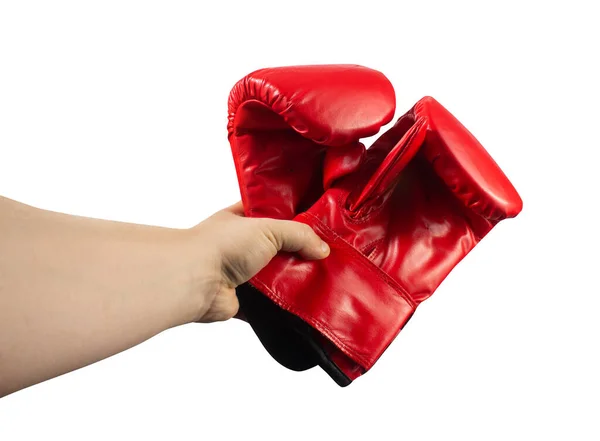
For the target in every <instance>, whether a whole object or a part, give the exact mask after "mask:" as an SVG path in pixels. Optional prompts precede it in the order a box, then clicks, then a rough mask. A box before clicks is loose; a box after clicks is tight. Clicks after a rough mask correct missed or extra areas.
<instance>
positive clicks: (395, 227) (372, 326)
mask: <svg viewBox="0 0 600 441" xmlns="http://www.w3.org/2000/svg"><path fill="white" fill-rule="evenodd" d="M228 110H229V119H228V136H229V141H230V144H231V149H232V153H233V157H234V162H235V167H236V172H237V177H238V181H239V186H240V191H241V195H242V201H243V205H244V211H245V215H246V216H248V217H270V218H277V219H292V220H295V221H298V222H303V223H306V224H308V225H310V226H311V227H312V228H313V229H314V231H315V232H316V233H317V234H318V235H319V236H320V237H321V238H322V239H323V240H324V241H325V242H327V243H328V244H329V247H330V249H331V252H330V255H329V256H328V257H327V258H325V259H323V260H311V261H307V260H303V259H302V258H300V257H299V256H297V255H295V254H293V253H283V252H282V253H279V254H278V255H277V256H276V257H275V258H274V259H273V260H272V261H271V262H270V263H269V264H268V265H267V266H266V267H265V268H264V269H263V270H262V271H260V272H259V273H258V274H257V275H256V276H255V277H253V278H252V279H251V280H250V281H249V282H248V283H246V284H244V285H242V286H240V287H238V289H237V295H238V298H239V301H240V310H241V315H242V316H243V318H244V319H245V320H246V321H248V322H249V323H250V324H251V326H252V327H253V329H254V331H255V332H256V334H257V335H258V337H259V338H260V340H261V342H262V343H263V345H264V346H265V348H266V349H267V350H268V351H269V353H270V354H271V355H272V356H273V357H274V358H275V359H276V360H277V361H278V362H279V363H281V364H282V365H284V366H286V367H288V368H290V369H293V370H305V369H309V368H312V367H314V366H316V365H319V366H321V368H323V369H324V370H325V371H326V372H327V373H328V374H329V375H330V376H331V378H333V379H334V380H335V381H336V382H337V383H338V384H339V385H340V386H346V385H348V384H350V383H351V382H352V381H353V380H354V379H356V378H357V377H358V376H360V375H362V374H363V373H365V372H366V371H368V370H369V369H370V368H371V367H372V366H373V364H374V363H375V362H376V361H377V359H378V358H379V357H380V356H381V355H382V353H383V352H384V351H385V350H386V348H387V347H388V345H389V344H390V343H391V342H392V340H393V339H394V338H395V337H396V336H397V335H398V333H399V331H400V330H401V329H402V327H403V326H404V325H405V324H406V322H407V321H408V320H409V319H410V317H411V316H412V314H413V313H414V311H415V308H416V307H417V306H418V305H419V304H420V303H421V302H422V301H423V300H425V299H427V298H428V297H430V296H431V295H432V294H433V292H434V291H435V289H436V288H437V287H438V285H439V284H440V283H441V282H442V280H443V279H444V278H445V277H446V276H447V275H448V273H449V272H450V271H451V270H452V268H453V267H454V266H455V265H456V264H457V263H458V262H459V261H460V260H461V259H462V258H463V257H464V256H465V255H466V254H467V253H469V251H470V250H471V249H472V248H473V247H474V246H475V245H476V244H477V243H478V242H479V241H480V240H481V239H482V238H483V237H484V236H485V235H486V234H487V233H488V232H489V231H490V230H491V229H492V228H493V227H494V226H495V225H496V224H497V223H498V222H499V221H501V220H502V219H505V218H507V217H514V216H516V215H517V214H518V213H519V211H520V210H521V208H522V202H521V199H520V197H519V195H518V194H517V192H516V190H515V189H514V187H513V186H512V185H511V183H510V182H509V181H508V179H507V178H506V176H505V175H504V174H503V173H502V171H501V170H500V168H499V167H498V165H497V164H496V163H495V162H494V160H493V159H492V158H491V157H490V156H489V154H488V153H487V152H486V151H485V149H484V148H483V147H482V146H481V144H480V143H479V142H478V141H477V140H476V139H475V137H474V136H473V135H472V134H471V133H470V132H469V131H468V130H467V129H466V128H465V127H464V126H463V125H462V124H461V123H460V122H459V121H458V120H457V119H456V118H454V117H453V116H452V115H451V114H450V113H449V112H448V111H447V110H446V109H445V108H444V107H442V106H441V105H440V104H439V103H438V102H437V101H435V100H434V99H433V98H430V97H426V98H423V99H421V100H420V101H419V102H418V103H416V104H415V106H414V107H413V108H412V109H411V110H409V111H408V112H407V113H406V114H405V115H403V116H402V117H400V119H398V121H397V122H396V123H395V125H394V126H393V127H392V128H391V129H389V130H388V131H387V132H386V133H384V134H383V135H382V136H381V137H380V138H379V139H377V140H376V141H375V143H374V144H373V145H372V146H371V147H370V148H369V149H365V147H364V146H363V144H361V142H360V140H361V138H364V137H369V136H372V135H375V134H376V133H377V132H378V131H379V129H380V128H381V127H382V126H383V125H385V124H387V123H388V122H390V121H391V120H392V118H393V115H394V112H395V94H394V89H393V87H392V85H391V84H390V82H389V81H388V79H387V78H386V77H385V76H384V75H383V74H382V73H380V72H377V71H375V70H372V69H368V68H365V67H362V66H354V65H330V66H326V65H323V66H299V67H281V68H271V69H262V70H258V71H256V72H253V73H251V74H249V75H247V76H246V77H245V78H243V79H242V80H240V81H239V82H238V83H237V84H236V85H235V86H234V88H233V90H232V91H231V94H230V97H229V109H228Z"/></svg>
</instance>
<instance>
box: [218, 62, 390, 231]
mask: <svg viewBox="0 0 600 441" xmlns="http://www.w3.org/2000/svg"><path fill="white" fill-rule="evenodd" d="M395 102H396V101H395V95H394V89H393V87H392V85H391V83H390V82H389V81H388V79H387V78H386V77H385V76H384V75H383V74H381V73H380V72H377V71H375V70H372V69H368V68H366V67H362V66H353V65H325V66H297V67H279V68H272V69H261V70H258V71H256V72H253V73H251V74H249V75H247V76H246V77H244V78H243V79H242V80H240V81H238V83H237V84H236V85H235V86H234V87H233V89H232V91H231V93H230V95H229V106H228V107H229V123H228V125H227V129H228V134H229V135H228V137H229V142H230V144H231V150H232V153H233V158H234V161H235V167H236V171H237V176H238V182H239V185H240V190H241V194H242V202H243V204H244V211H245V213H246V216H252V217H270V218H276V219H292V218H293V217H294V216H295V215H296V214H297V213H299V212H301V211H305V210H306V209H308V208H309V207H310V206H311V205H312V204H313V203H314V202H315V201H316V200H317V199H318V198H319V197H320V196H321V195H322V194H323V191H324V187H329V186H330V185H331V184H332V183H333V181H334V180H336V179H338V178H340V177H341V176H344V175H345V174H348V173H350V172H352V171H354V170H356V169H357V168H358V166H359V164H360V162H361V160H362V159H363V157H364V151H365V149H364V146H363V145H362V144H360V143H359V142H358V141H359V140H360V138H364V137H367V136H372V135H375V134H376V133H377V132H378V131H379V129H380V128H381V126H382V125H384V124H387V123H388V122H390V121H391V120H392V117H393V116H394V110H395ZM325 161H326V162H327V163H328V164H330V167H329V168H328V170H329V172H328V173H325V174H323V162H325Z"/></svg>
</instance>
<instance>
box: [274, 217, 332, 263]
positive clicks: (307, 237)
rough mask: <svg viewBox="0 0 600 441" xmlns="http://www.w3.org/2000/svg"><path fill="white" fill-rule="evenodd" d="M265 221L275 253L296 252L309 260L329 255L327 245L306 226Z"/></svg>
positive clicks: (289, 222) (293, 222)
mask: <svg viewBox="0 0 600 441" xmlns="http://www.w3.org/2000/svg"><path fill="white" fill-rule="evenodd" d="M265 221H266V224H267V225H266V227H267V229H268V230H269V232H270V233H271V234H270V237H271V238H272V241H273V244H274V245H275V246H276V247H277V251H288V252H290V253H295V252H297V253H299V254H300V255H301V256H302V257H304V258H305V259H309V260H315V259H323V258H325V257H327V256H328V255H329V251H330V250H329V245H327V244H326V243H325V242H324V241H323V240H321V238H320V237H319V236H317V234H316V233H315V232H314V231H313V229H312V228H311V227H309V226H308V225H306V224H303V223H301V222H295V221H288V220H276V219H265Z"/></svg>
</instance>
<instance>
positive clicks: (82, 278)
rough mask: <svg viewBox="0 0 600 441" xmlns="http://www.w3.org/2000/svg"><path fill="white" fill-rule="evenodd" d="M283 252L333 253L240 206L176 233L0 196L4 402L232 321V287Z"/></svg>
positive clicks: (297, 226)
mask: <svg viewBox="0 0 600 441" xmlns="http://www.w3.org/2000/svg"><path fill="white" fill-rule="evenodd" d="M279 250H285V251H290V252H298V253H299V254H300V255H301V256H302V257H304V258H306V259H320V258H324V257H326V256H327V255H328V253H329V248H328V246H327V245H326V244H325V243H324V242H322V241H321V239H320V238H319V237H318V236H317V235H316V234H315V233H314V232H313V230H312V229H311V228H310V227H308V226H307V225H304V224H301V223H296V222H292V221H281V220H273V219H254V218H252V219H251V218H244V217H243V209H242V206H241V204H239V203H238V204H236V205H234V206H232V207H229V208H227V209H225V210H222V211H219V212H218V213H216V214H214V215H213V216H211V217H210V218H208V219H206V220H205V221H203V222H202V223H200V224H198V225H197V226H195V227H193V228H190V229H170V228H161V227H152V226H144V225H135V224H127V223H121V222H113V221H106V220H99V219H90V218H85V217H78V216H72V215H67V214H61V213H55V212H51V211H46V210H41V209H38V208H34V207H31V206H28V205H24V204H21V203H19V202H16V201H13V200H10V199H6V198H2V197H0V397H2V396H4V395H8V394H10V393H12V392H15V391H17V390H19V389H22V388H25V387H27V386H30V385H33V384H36V383H39V382H41V381H44V380H46V379H49V378H52V377H55V376H58V375H61V374H63V373H66V372H69V371H72V370H74V369H78V368H80V367H83V366H85V365H88V364H91V363H94V362H96V361H98V360H101V359H103V358H106V357H109V356H111V355H114V354H116V353H118V352H121V351H123V350H125V349H128V348H130V347H132V346H135V345H137V344H139V343H141V342H143V341H144V340H147V339H148V338H150V337H152V336H154V335H156V334H158V333H160V332H162V331H164V330H166V329H169V328H172V327H174V326H179V325H182V324H185V323H190V322H205V323H206V322H212V321H221V320H227V319H229V318H231V317H233V316H234V315H235V314H236V313H237V310H238V302H237V298H236V296H235V287H236V286H237V285H239V284H241V283H244V282H246V281H247V280H249V279H250V278H251V277H252V276H253V275H254V274H256V273H257V272H258V271H259V270H260V269H261V268H263V267H264V266H265V265H266V264H267V263H268V262H269V261H270V260H271V259H272V258H273V257H274V256H275V254H276V253H277V252H278V251H279Z"/></svg>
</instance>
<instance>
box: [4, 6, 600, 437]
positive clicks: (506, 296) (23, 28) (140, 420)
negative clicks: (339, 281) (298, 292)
mask: <svg viewBox="0 0 600 441" xmlns="http://www.w3.org/2000/svg"><path fill="white" fill-rule="evenodd" d="M594 3H595V2H593V1H589V2H587V4H585V3H584V2H577V1H568V2H566V1H565V2H554V1H539V2H534V1H518V2H511V1H502V2H484V1H477V2H472V3H467V2H458V1H440V2H437V3H434V2H428V1H414V0H413V1H399V0H398V1H394V2H392V1H389V2H378V1H374V0H369V1H363V2H358V3H354V2H350V1H345V2H339V3H338V2H327V1H325V0H321V1H317V2H313V1H298V2H295V1H278V2H266V1H256V0H255V1H244V2H237V3H236V2H233V1H223V2H221V1H213V2H206V3H203V2H200V1H193V2H192V1H190V2H182V1H171V2H166V1H165V2H155V1H139V2H133V1H103V2H81V1H72V2H65V1H53V2H29V1H19V2H17V1H2V2H0V194H2V195H4V196H7V197H11V198H14V199H17V200H20V201H22V202H26V203H28V204H31V205H35V206H39V207H42V208H47V209H52V210H56V211H63V212H67V213H73V214H80V215H86V216H93V217H100V218H106V219H116V220H122V221H129V222H138V223H145V224H155V225H162V226H170V227H189V226H192V225H194V224H196V223H197V222H199V221H200V220H202V219H203V218H205V217H207V216H208V215H210V214H211V213H213V212H214V211H216V210H218V209H220V208H222V207H224V206H226V205H228V204H231V203H233V202H234V201H236V200H237V199H238V198H239V195H238V189H237V182H236V177H235V171H234V167H233V162H232V160H231V157H230V152H229V145H228V143H227V139H226V129H225V126H226V112H227V111H226V102H227V96H228V93H229V90H230V88H231V87H232V86H233V84H234V83H235V81H237V80H238V79H239V78H240V77H242V76H243V75H245V74H247V73H249V72H250V71H252V70H255V69H257V68H261V67H266V66H278V65H289V64H313V63H358V64H363V65H366V66H369V67H372V68H375V69H378V70H381V71H382V72H384V73H385V74H386V75H387V76H388V77H389V78H390V80H391V81H392V82H393V84H394V85H395V87H396V92H397V96H398V111H397V115H398V116H399V115H400V114H401V113H403V112H404V111H406V110H407V109H408V108H409V107H410V106H411V105H412V104H413V103H414V102H415V101H416V100H418V99H419V98H421V97H422V96H424V95H432V96H434V97H436V98H437V99H438V100H439V101H440V102H442V103H443V104H444V105H445V106H446V107H448V108H449V110H450V111H452V112H453V113H454V114H455V115H456V116H457V117H458V118H459V119H460V120H461V121H462V122H463V123H464V124H465V125H466V126H467V127H468V128H470V130H471V131H472V132H473V133H474V134H475V135H476V136H477V137H478V138H479V139H480V141H481V142H482V144H484V145H485V146H486V148H487V149H488V150H489V152H490V153H491V155H492V156H493V157H494V158H495V159H496V160H497V162H498V163H499V164H500V166H501V167H502V168H503V170H504V171H505V173H506V174H507V175H508V177H509V178H510V179H511V181H512V182H513V183H514V185H515V187H516V188H517V189H518V190H519V192H520V194H521V196H522V197H523V200H524V203H525V205H524V211H523V213H522V214H521V215H520V216H519V217H518V218H517V219H515V220H510V221H505V222H503V223H501V224H500V225H499V226H498V227H497V228H496V229H494V230H493V232H492V233H491V234H490V235H489V236H488V237H487V238H486V239H485V240H484V241H483V242H482V243H481V244H480V245H479V246H478V247H477V248H476V249H475V250H474V251H473V252H472V253H471V254H470V255H469V256H468V257H467V258H466V259H465V260H464V261H463V262H462V263H461V264H460V265H459V266H458V267H457V268H456V270H455V271H454V272H453V273H452V274H451V275H450V277H448V278H447V280H446V281H445V282H444V283H443V285H442V286H441V287H440V289H439V290H438V291H437V293H436V295H435V296H434V297H432V299H430V300H429V301H427V302H426V303H425V304H423V305H422V306H421V307H420V308H419V310H418V311H417V313H416V314H415V316H414V318H413V319H412V320H411V321H410V323H409V324H408V325H407V327H406V328H405V329H404V331H403V332H402V333H401V335H400V337H399V338H398V339H397V340H396V341H395V342H394V343H393V344H392V346H391V347H390V348H389V350H388V351H387V352H386V353H385V354H384V356H383V357H382V358H381V359H380V361H379V362H378V363H377V364H376V366H375V367H374V368H373V369H372V370H371V371H370V372H369V373H367V374H366V375H365V376H364V377H362V378H360V379H359V380H357V381H356V382H355V383H353V384H352V385H351V386H350V387H348V388H346V389H341V388H338V386H336V385H335V384H334V383H333V382H332V381H331V380H330V379H329V378H328V377H327V376H326V375H325V374H324V373H323V372H322V371H320V370H317V369H313V370H312V371H309V372H307V373H303V374H298V373H294V372H291V371H287V370H285V369H284V368H282V367H280V366H279V365H278V364H277V363H276V362H275V361H273V360H272V359H271V358H270V357H269V356H268V355H267V353H266V352H265V351H264V350H263V348H262V346H261V345H260V343H259V342H258V340H257V339H256V337H255V336H254V334H253V333H252V331H251V330H250V328H249V327H248V326H247V325H246V324H244V323H241V322H238V321H230V322H227V323H223V324H215V325H188V326H184V327H180V328H178V329H173V330H170V331H168V332H165V333H163V334H161V335H159V336H158V337H156V338H154V339H152V340H150V341H148V342H146V343H144V344H142V345H140V346H138V347H136V348H134V349H132V350H130V351H127V352H125V353H122V354H119V355H117V356H114V357H112V358H110V359H108V360H105V361H102V362H99V363H97V364H95V365H93V366H90V367H87V368H84V369H81V370H79V371H77V372H74V373H71V374H68V375H64V376H62V377H60V378H57V379H54V380H52V381H48V382H46V383H43V384H40V385H37V386H34V387H31V388H29V389H26V390H24V391H21V392H18V393H15V394H13V395H11V396H9V397H6V398H4V399H1V400H0V439H1V440H2V441H4V440H7V441H8V440H34V439H50V440H54V439H56V440H83V439H85V440H95V439H111V440H113V439H117V440H118V439H127V440H132V439H144V440H154V439H178V438H185V439H238V440H243V439H262V440H287V439H290V440H302V441H306V440H313V439H316V440H337V439H340V440H347V439H363V440H365V439H366V440H371V439H378V440H393V439H402V440H424V439H431V440H440V439H457V440H471V439H472V440H482V439H483V440H490V439H501V440H506V439H523V440H532V439H575V440H587V439H590V440H591V439H596V440H597V439H599V438H600V427H599V426H600V421H599V419H600V398H599V397H600V384H599V379H598V378H599V373H600V362H599V360H598V358H599V354H598V352H599V346H600V343H599V337H600V322H599V320H598V316H599V315H600V303H599V298H600V288H599V287H598V277H597V274H598V272H599V271H600V268H599V265H600V258H599V257H598V249H599V248H600V242H599V239H598V231H599V227H598V225H597V222H598V221H599V216H598V215H599V210H598V203H599V200H600V197H599V195H598V193H599V190H600V184H599V180H598V161H597V159H598V151H599V148H600V145H599V144H600V143H599V141H598V134H597V131H598V130H597V127H598V117H599V116H600V115H599V112H598V102H599V99H600V93H599V86H598V81H599V78H600V70H599V68H598V62H599V61H598V57H599V49H598V42H599V41H600V35H599V31H598V22H597V14H596V13H595V12H594V11H593V8H592V6H593V5H594ZM2 252H7V250H2ZM8 252H10V251H9V250H8Z"/></svg>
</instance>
